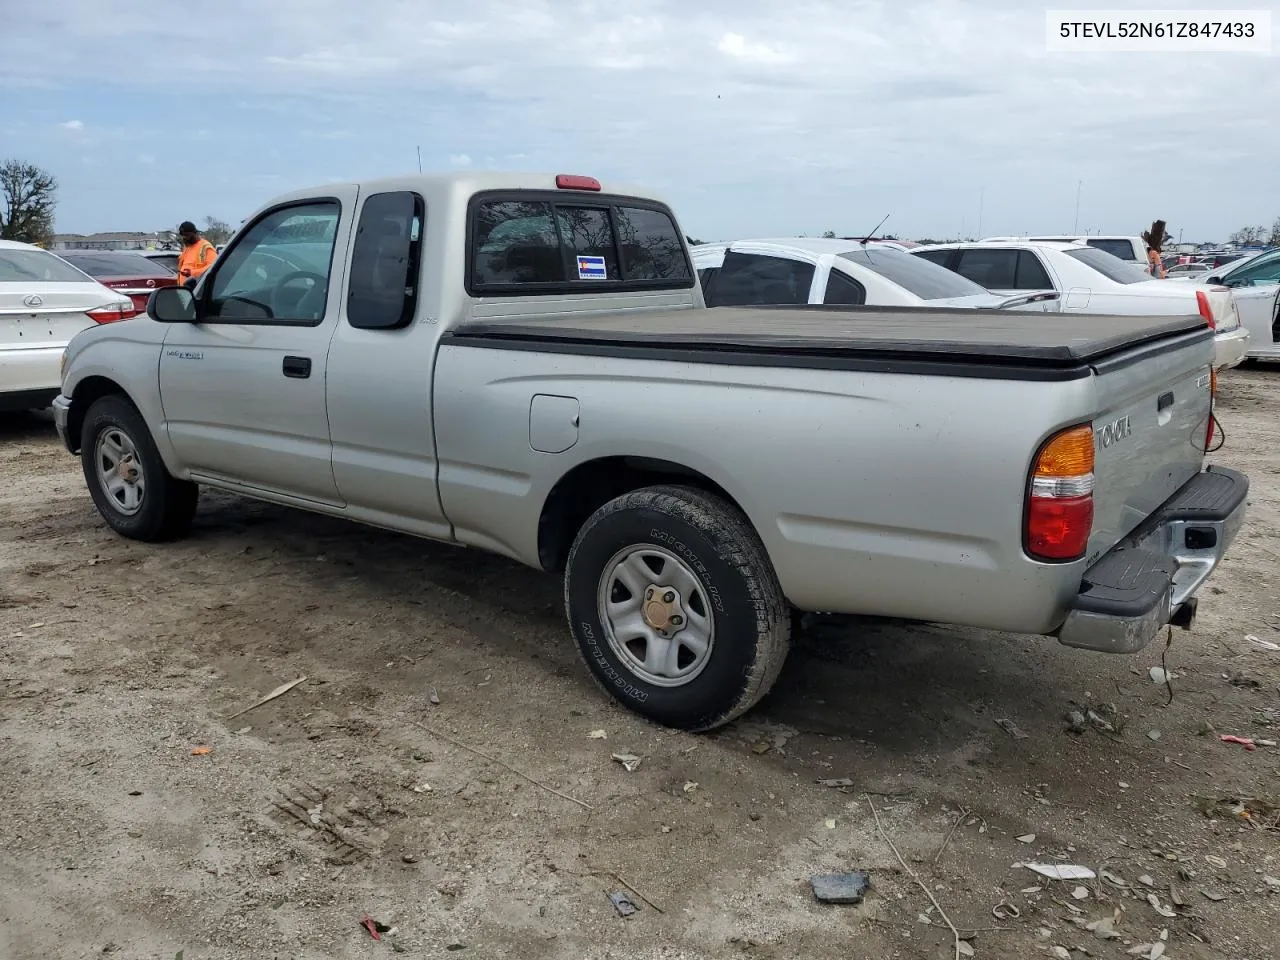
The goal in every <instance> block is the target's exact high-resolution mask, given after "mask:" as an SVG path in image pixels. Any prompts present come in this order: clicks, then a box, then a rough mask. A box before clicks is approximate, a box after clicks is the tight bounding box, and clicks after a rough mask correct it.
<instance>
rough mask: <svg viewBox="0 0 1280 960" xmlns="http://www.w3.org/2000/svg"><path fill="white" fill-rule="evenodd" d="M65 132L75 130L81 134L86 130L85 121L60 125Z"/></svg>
mask: <svg viewBox="0 0 1280 960" xmlns="http://www.w3.org/2000/svg"><path fill="white" fill-rule="evenodd" d="M58 126H60V127H61V128H62V129H63V130H74V131H77V132H79V131H80V130H83V129H84V121H83V120H68V121H67V122H66V123H60V124H58Z"/></svg>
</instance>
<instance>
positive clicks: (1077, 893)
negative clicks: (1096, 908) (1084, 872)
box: [1071, 886, 1089, 900]
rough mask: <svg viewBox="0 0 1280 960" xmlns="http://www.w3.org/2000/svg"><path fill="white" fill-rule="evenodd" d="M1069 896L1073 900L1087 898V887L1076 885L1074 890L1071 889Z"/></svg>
mask: <svg viewBox="0 0 1280 960" xmlns="http://www.w3.org/2000/svg"><path fill="white" fill-rule="evenodd" d="M1071 897H1072V899H1074V900H1088V899H1089V888H1088V887H1086V886H1079V887H1076V888H1075V889H1074V890H1072V891H1071Z"/></svg>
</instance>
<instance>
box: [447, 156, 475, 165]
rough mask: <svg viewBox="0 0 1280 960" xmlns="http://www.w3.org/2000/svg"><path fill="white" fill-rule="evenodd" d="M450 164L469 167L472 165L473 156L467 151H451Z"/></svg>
mask: <svg viewBox="0 0 1280 960" xmlns="http://www.w3.org/2000/svg"><path fill="white" fill-rule="evenodd" d="M449 166H451V167H469V166H471V157H470V155H468V154H465V153H451V154H449Z"/></svg>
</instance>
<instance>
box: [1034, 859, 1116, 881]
mask: <svg viewBox="0 0 1280 960" xmlns="http://www.w3.org/2000/svg"><path fill="white" fill-rule="evenodd" d="M1022 866H1024V867H1026V868H1027V869H1028V870H1031V871H1034V872H1035V873H1038V874H1040V876H1042V877H1048V878H1049V879H1050V880H1094V879H1096V878H1097V876H1098V875H1097V874H1096V873H1094V872H1093V871H1092V870H1090V869H1089V868H1088V867H1081V866H1079V865H1077V864H1074V863H1024V864H1022Z"/></svg>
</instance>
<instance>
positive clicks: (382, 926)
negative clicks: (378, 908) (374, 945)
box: [360, 914, 393, 940]
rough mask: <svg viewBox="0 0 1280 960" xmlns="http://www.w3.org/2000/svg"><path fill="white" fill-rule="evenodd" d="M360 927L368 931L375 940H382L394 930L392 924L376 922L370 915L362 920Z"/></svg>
mask: <svg viewBox="0 0 1280 960" xmlns="http://www.w3.org/2000/svg"><path fill="white" fill-rule="evenodd" d="M360 925H361V926H362V927H364V928H365V929H366V930H368V931H369V936H371V937H373V939H375V940H381V939H382V935H383V934H384V933H391V932H392V929H393V928H392V926H391V924H389V923H382V922H380V921H378V920H375V919H373V917H371V916H369V915H368V914H365V915H364V916H363V917H361V918H360Z"/></svg>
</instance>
